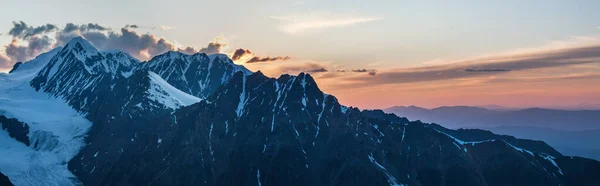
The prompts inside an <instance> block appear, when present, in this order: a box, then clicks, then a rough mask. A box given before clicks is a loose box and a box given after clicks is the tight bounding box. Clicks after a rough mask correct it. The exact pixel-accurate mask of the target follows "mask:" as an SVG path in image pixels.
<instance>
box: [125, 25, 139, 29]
mask: <svg viewBox="0 0 600 186" xmlns="http://www.w3.org/2000/svg"><path fill="white" fill-rule="evenodd" d="M125 28H133V29H136V28H140V26H138V25H125Z"/></svg>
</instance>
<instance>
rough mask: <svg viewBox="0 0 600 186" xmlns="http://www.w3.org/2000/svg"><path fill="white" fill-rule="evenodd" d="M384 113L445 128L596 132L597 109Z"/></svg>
mask: <svg viewBox="0 0 600 186" xmlns="http://www.w3.org/2000/svg"><path fill="white" fill-rule="evenodd" d="M384 111H386V112H389V113H394V114H396V115H399V116H405V117H407V118H408V119H409V120H421V121H423V122H433V123H442V124H443V125H444V126H445V127H449V128H460V127H479V128H481V127H485V128H488V127H500V126H532V127H542V128H553V129H558V130H588V129H600V110H554V109H544V108H528V109H520V110H502V111H500V110H490V109H485V108H480V107H470V106H444V107H438V108H434V109H425V108H421V107H417V106H408V107H406V106H395V107H391V108H387V109H384Z"/></svg>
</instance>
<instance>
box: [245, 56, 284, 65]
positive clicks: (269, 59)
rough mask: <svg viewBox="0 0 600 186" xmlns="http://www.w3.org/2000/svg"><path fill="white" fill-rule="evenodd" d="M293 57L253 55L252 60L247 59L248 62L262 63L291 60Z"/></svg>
mask: <svg viewBox="0 0 600 186" xmlns="http://www.w3.org/2000/svg"><path fill="white" fill-rule="evenodd" d="M289 59H291V57H289V56H285V57H281V56H277V57H253V58H251V59H250V60H248V61H246V63H260V62H272V61H285V60H289Z"/></svg>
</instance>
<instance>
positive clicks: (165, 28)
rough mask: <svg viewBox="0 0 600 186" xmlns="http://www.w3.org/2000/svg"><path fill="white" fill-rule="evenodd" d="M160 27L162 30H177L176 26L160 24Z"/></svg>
mask: <svg viewBox="0 0 600 186" xmlns="http://www.w3.org/2000/svg"><path fill="white" fill-rule="evenodd" d="M158 28H160V29H161V30H164V31H167V30H175V27H172V26H169V25H160V26H158Z"/></svg>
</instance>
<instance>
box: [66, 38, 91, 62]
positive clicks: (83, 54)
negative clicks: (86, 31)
mask: <svg viewBox="0 0 600 186" xmlns="http://www.w3.org/2000/svg"><path fill="white" fill-rule="evenodd" d="M65 50H70V51H72V52H73V54H75V56H76V57H77V58H78V59H79V60H82V61H83V60H85V59H86V58H89V57H92V56H96V55H98V54H99V52H98V50H97V49H96V48H95V47H94V46H92V44H91V43H90V42H88V41H87V40H85V39H83V37H75V38H73V39H71V41H69V42H68V43H67V45H65Z"/></svg>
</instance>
